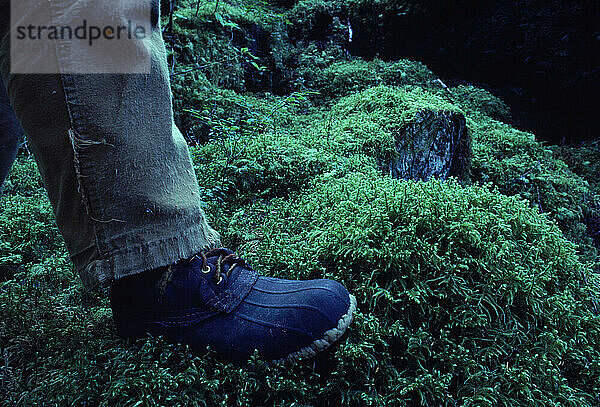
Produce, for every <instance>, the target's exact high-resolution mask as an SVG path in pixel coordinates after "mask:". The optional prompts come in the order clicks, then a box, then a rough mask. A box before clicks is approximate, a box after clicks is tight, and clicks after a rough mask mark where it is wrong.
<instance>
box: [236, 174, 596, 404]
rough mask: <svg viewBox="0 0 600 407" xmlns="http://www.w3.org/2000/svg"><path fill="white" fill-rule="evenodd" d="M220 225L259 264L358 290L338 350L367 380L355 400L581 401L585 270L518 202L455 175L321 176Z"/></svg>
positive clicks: (544, 222) (587, 317)
mask: <svg viewBox="0 0 600 407" xmlns="http://www.w3.org/2000/svg"><path fill="white" fill-rule="evenodd" d="M229 231H230V233H236V234H237V235H238V236H237V237H231V238H232V239H244V236H245V239H247V240H246V241H245V242H244V243H243V244H242V246H241V250H242V252H244V253H245V254H246V256H247V257H249V258H250V259H251V261H252V264H254V265H255V266H257V267H259V268H261V269H264V270H270V272H272V273H275V274H277V275H280V276H285V277H292V278H297V277H300V278H320V277H330V278H335V279H337V280H340V281H343V282H344V283H345V284H346V285H347V286H348V287H350V288H351V290H352V291H353V292H355V293H356V294H357V295H358V297H359V310H360V315H359V318H358V326H357V329H356V330H355V331H353V332H352V334H351V338H350V340H349V344H347V345H346V346H345V347H343V348H342V349H341V350H340V351H339V353H338V355H339V356H341V358H342V360H343V361H344V362H343V366H344V367H345V370H343V371H344V377H345V378H347V380H348V378H353V379H350V380H357V382H354V383H353V385H352V386H353V387H354V388H356V389H365V388H369V389H370V390H369V391H365V390H363V392H364V393H361V392H360V391H358V392H357V393H356V394H354V395H353V396H352V397H353V398H354V397H355V398H354V400H355V401H354V402H355V403H357V404H361V405H362V404H363V403H364V404H367V403H366V402H364V401H363V402H359V401H358V400H359V399H361V397H366V400H371V401H372V402H373V403H375V404H379V403H380V404H382V405H383V404H385V403H386V402H387V403H392V404H395V403H397V404H398V405H403V404H402V403H405V404H406V405H415V404H425V403H427V404H429V405H454V403H458V404H459V405H468V404H470V403H476V401H477V400H482V399H487V400H489V402H490V403H491V404H492V405H540V406H541V405H553V403H556V405H558V404H561V403H566V404H569V400H576V399H578V400H579V401H578V402H579V403H582V404H583V405H589V404H590V403H593V401H592V398H590V396H585V395H584V394H588V395H592V394H595V391H596V387H597V383H598V378H600V377H599V375H600V370H599V368H600V366H599V365H598V361H599V359H598V358H599V357H600V354H599V353H598V350H597V349H595V350H594V345H593V344H594V343H595V341H597V340H598V333H600V331H599V328H600V325H598V323H599V322H600V320H599V319H598V317H596V316H594V314H593V313H592V312H591V311H590V310H589V309H588V308H587V306H586V304H588V305H590V304H589V303H588V300H587V299H588V295H589V293H588V291H587V289H586V288H585V287H584V286H583V284H582V281H581V280H580V278H579V275H580V274H579V273H580V272H582V271H584V270H586V268H585V266H584V265H582V264H581V263H580V262H579V260H578V258H577V255H576V252H575V249H574V246H573V245H572V244H570V243H569V242H568V241H566V240H565V239H564V238H563V237H562V234H561V232H560V230H559V229H558V227H557V226H556V225H555V224H553V223H552V222H550V221H549V220H548V219H547V217H545V216H540V215H539V214H538V213H537V211H536V210H535V209H532V208H530V207H529V204H528V203H527V202H526V201H523V200H520V199H517V198H508V197H505V196H503V195H501V194H499V193H498V192H497V191H495V190H494V189H493V188H490V187H469V188H463V187H461V186H459V185H458V184H456V183H455V182H439V181H431V182H427V183H422V182H412V181H394V180H390V179H389V178H387V177H380V176H377V175H376V174H375V173H371V174H350V175H348V176H347V177H345V178H341V179H338V178H336V177H331V176H326V177H319V178H317V179H315V180H314V182H313V183H312V188H311V189H310V190H308V191H305V192H304V193H303V194H301V195H300V196H297V195H295V196H293V197H290V198H289V199H281V200H276V201H275V202H273V204H272V205H268V206H264V205H255V206H253V207H251V208H247V209H246V210H244V211H240V212H239V213H238V214H237V216H236V217H234V218H233V219H232V221H231V224H230V225H229ZM234 231H235V232H234ZM587 272H589V270H588V271H587ZM580 324H583V325H584V326H585V329H581V326H580ZM580 335H586V339H583V340H582V342H581V344H582V345H581V346H579V345H578V344H577V339H575V338H579V337H580ZM559 366H561V367H560V368H559ZM591 366H595V367H594V368H591ZM590 368H591V369H590ZM592 371H593V372H592ZM360 372H362V373H360ZM334 380H335V379H334ZM492 383H493V384H492ZM342 388H344V387H342ZM367 395H369V396H367ZM592 397H594V396H592ZM575 404H576V403H575Z"/></svg>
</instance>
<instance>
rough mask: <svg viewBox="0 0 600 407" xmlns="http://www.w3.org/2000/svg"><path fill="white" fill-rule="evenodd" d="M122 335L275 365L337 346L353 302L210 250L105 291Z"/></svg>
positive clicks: (336, 288)
mask: <svg viewBox="0 0 600 407" xmlns="http://www.w3.org/2000/svg"><path fill="white" fill-rule="evenodd" d="M111 307H112V309H113V316H114V319H115V324H116V327H117V332H118V333H119V335H121V336H122V337H126V338H133V339H135V338H139V337H142V336H144V335H146V334H147V333H150V334H152V335H155V336H156V335H163V336H164V337H166V338H168V339H170V340H173V341H176V342H179V343H183V344H188V345H190V346H191V347H192V349H193V350H194V351H195V352H202V351H203V350H205V349H206V348H207V346H209V347H210V348H211V349H213V350H214V351H216V352H217V355H219V357H220V358H221V359H223V360H226V361H232V362H236V363H242V362H244V361H246V360H248V358H249V357H250V356H251V355H252V354H253V353H254V351H255V350H258V354H259V355H260V357H261V358H262V359H263V360H266V361H268V362H271V363H274V364H281V363H285V362H295V361H297V360H299V359H305V358H311V357H313V356H315V355H316V354H317V353H319V352H321V351H323V350H325V349H327V348H328V347H329V346H331V344H333V343H334V342H335V341H337V340H338V339H339V338H340V337H341V336H342V335H343V334H344V332H345V331H346V329H347V328H348V325H349V324H350V322H352V317H353V313H354V311H355V310H356V299H355V298H354V297H353V296H352V295H350V294H349V293H348V291H347V290H346V289H345V288H344V286H342V285H341V284H339V283H337V282H335V281H332V280H308V281H292V280H282V279H277V278H271V277H264V276H259V275H258V273H257V272H256V271H254V270H253V269H252V268H251V267H250V266H248V265H247V264H246V263H245V261H244V260H243V259H241V258H240V257H238V256H237V255H236V254H235V253H233V252H232V251H230V250H227V249H213V250H210V251H208V252H205V253H200V254H199V255H196V256H194V257H193V258H192V259H190V260H183V261H181V262H178V263H176V264H174V265H172V266H169V267H165V268H161V269H157V270H153V271H149V272H145V273H141V274H138V275H134V276H131V277H125V278H123V279H120V280H118V281H117V282H115V283H114V284H113V286H112V288H111Z"/></svg>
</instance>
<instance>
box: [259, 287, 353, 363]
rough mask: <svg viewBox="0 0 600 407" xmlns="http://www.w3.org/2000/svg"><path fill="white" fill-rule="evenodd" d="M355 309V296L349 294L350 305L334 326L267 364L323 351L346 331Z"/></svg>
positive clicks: (290, 361) (309, 355) (296, 358)
mask: <svg viewBox="0 0 600 407" xmlns="http://www.w3.org/2000/svg"><path fill="white" fill-rule="evenodd" d="M355 311H356V298H355V297H354V296H353V295H350V307H349V308H348V312H346V313H345V314H344V315H343V316H342V317H341V318H340V320H339V321H338V324H337V326H336V327H334V328H331V329H330V330H328V331H326V332H325V334H324V335H323V338H321V339H318V340H316V341H314V342H313V343H311V344H310V345H308V346H306V347H304V348H302V349H300V350H298V351H296V352H294V353H290V354H289V355H287V356H284V357H283V358H281V359H277V360H272V361H271V362H269V364H271V365H286V364H293V363H296V362H298V361H299V360H302V359H310V358H313V357H315V356H316V355H317V354H318V353H320V352H323V351H324V350H326V349H327V348H329V347H330V346H331V345H333V343H334V342H336V341H337V340H339V339H340V338H341V337H342V335H344V332H346V329H348V326H349V325H350V324H351V323H352V320H353V318H354V312H355Z"/></svg>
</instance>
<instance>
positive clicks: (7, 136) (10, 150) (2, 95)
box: [0, 81, 23, 195]
mask: <svg viewBox="0 0 600 407" xmlns="http://www.w3.org/2000/svg"><path fill="white" fill-rule="evenodd" d="M22 139H23V129H22V128H21V125H20V124H19V119H17V117H16V116H15V113H14V111H13V109H12V107H11V106H10V102H9V100H8V94H7V93H6V89H5V88H4V84H3V83H2V81H0V195H1V194H2V184H3V183H4V180H5V179H6V176H7V175H8V171H10V167H11V166H12V164H13V162H14V161H15V157H16V156H17V151H18V150H19V146H20V145H21V142H22Z"/></svg>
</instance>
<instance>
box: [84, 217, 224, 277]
mask: <svg viewBox="0 0 600 407" xmlns="http://www.w3.org/2000/svg"><path fill="white" fill-rule="evenodd" d="M220 245H221V242H220V240H219V235H218V234H217V233H216V232H214V231H213V230H210V233H207V229H206V225H202V224H199V225H194V226H192V227H191V228H189V229H187V230H184V231H179V232H178V233H177V234H176V235H173V236H170V237H164V236H163V237H161V239H158V240H153V241H149V242H145V243H143V244H140V245H137V246H129V247H123V248H121V249H119V250H118V251H116V252H113V253H111V255H110V256H108V257H107V258H103V259H96V260H91V261H89V260H87V261H86V260H84V259H85V258H87V259H89V258H90V253H87V255H86V253H80V254H77V255H76V256H73V257H72V260H73V263H74V265H75V269H76V270H77V272H78V273H79V275H80V277H81V280H82V282H83V285H84V287H85V288H87V289H94V288H97V287H98V286H103V287H106V286H109V285H110V284H112V283H113V282H114V281H115V280H118V279H120V278H123V277H126V276H130V275H133V274H138V273H142V272H144V271H148V270H153V269H156V268H159V267H164V266H167V265H169V264H173V263H175V262H177V261H179V260H181V259H186V258H189V257H192V256H193V255H194V254H197V253H199V252H201V251H204V250H207V249H210V248H213V247H218V246H220ZM93 249H94V251H95V248H93ZM92 257H95V256H94V255H92Z"/></svg>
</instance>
